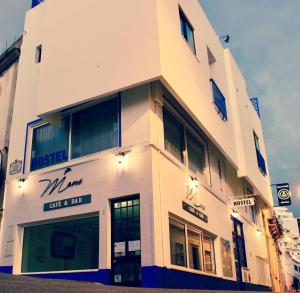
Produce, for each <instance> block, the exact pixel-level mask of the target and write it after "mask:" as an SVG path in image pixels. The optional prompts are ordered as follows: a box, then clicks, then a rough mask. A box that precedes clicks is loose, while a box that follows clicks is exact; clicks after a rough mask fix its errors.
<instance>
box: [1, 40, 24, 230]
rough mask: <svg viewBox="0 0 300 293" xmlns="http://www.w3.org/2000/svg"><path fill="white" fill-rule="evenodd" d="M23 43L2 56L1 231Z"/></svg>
mask: <svg viewBox="0 0 300 293" xmlns="http://www.w3.org/2000/svg"><path fill="white" fill-rule="evenodd" d="M21 43H22V38H19V39H18V40H16V41H15V42H14V43H13V44H12V45H11V46H10V47H8V48H7V49H6V50H5V51H4V52H3V53H2V54H1V55H0V229H1V221H2V213H3V198H4V188H5V178H6V168H7V154H8V147H9V136H10V129H11V121H12V113H13V104H14V98H15V89H16V82H17V74H18V62H19V56H20V47H21Z"/></svg>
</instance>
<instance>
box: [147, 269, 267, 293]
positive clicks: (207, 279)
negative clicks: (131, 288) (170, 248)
mask: <svg viewBox="0 0 300 293" xmlns="http://www.w3.org/2000/svg"><path fill="white" fill-rule="evenodd" d="M142 287H144V288H170V289H198V290H224V289H226V290H233V291H234V290H241V291H269V292H271V291H272V288H270V287H268V286H262V285H256V284H249V283H238V282H236V281H230V280H225V279H222V278H217V277H213V276H207V275H200V274H195V273H190V272H184V271H180V270H174V269H168V268H162V267H157V266H150V267H142Z"/></svg>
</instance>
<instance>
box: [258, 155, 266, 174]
mask: <svg viewBox="0 0 300 293" xmlns="http://www.w3.org/2000/svg"><path fill="white" fill-rule="evenodd" d="M256 157H257V163H258V168H259V170H260V172H261V173H262V174H263V175H264V176H266V175H267V169H266V163H265V159H264V157H263V156H262V154H261V153H260V151H259V150H258V149H256Z"/></svg>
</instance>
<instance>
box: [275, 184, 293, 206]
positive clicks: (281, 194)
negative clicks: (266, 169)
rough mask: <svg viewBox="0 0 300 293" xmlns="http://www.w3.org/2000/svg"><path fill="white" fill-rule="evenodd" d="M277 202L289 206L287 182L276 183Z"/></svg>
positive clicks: (289, 196) (289, 193)
mask: <svg viewBox="0 0 300 293" xmlns="http://www.w3.org/2000/svg"><path fill="white" fill-rule="evenodd" d="M276 189H277V196H278V203H279V205H280V206H289V205H291V204H292V201H291V192H290V186H289V184H288V183H280V184H276Z"/></svg>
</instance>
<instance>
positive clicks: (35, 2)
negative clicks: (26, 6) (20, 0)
mask: <svg viewBox="0 0 300 293" xmlns="http://www.w3.org/2000/svg"><path fill="white" fill-rule="evenodd" d="M42 2H44V0H32V2H31V8H33V7H35V6H37V5H39V4H41V3H42Z"/></svg>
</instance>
